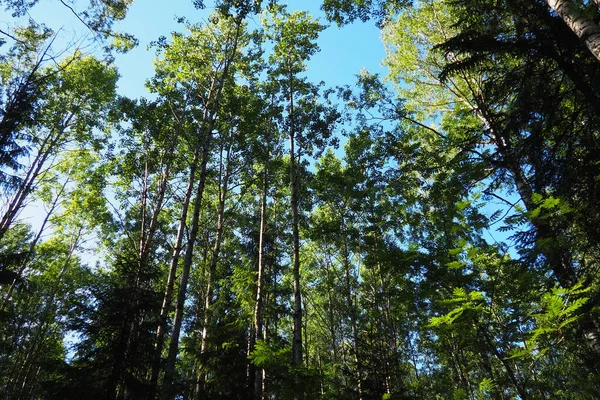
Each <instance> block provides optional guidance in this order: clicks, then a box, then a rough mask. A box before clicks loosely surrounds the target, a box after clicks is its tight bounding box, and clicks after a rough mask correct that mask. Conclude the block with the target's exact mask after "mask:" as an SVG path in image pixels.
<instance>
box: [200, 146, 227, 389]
mask: <svg viewBox="0 0 600 400" xmlns="http://www.w3.org/2000/svg"><path fill="white" fill-rule="evenodd" d="M229 155H230V149H228V150H227V155H226V163H227V165H226V166H225V172H224V174H222V182H223V186H222V188H220V191H221V194H220V196H219V209H218V211H217V232H216V235H215V245H214V247H213V251H212V254H211V258H210V265H209V267H208V283H207V290H206V297H205V299H204V325H203V326H202V337H201V343H200V354H204V353H205V352H206V349H207V346H208V334H209V331H210V325H211V324H212V310H211V307H212V300H213V295H214V281H215V277H216V271H217V264H218V262H219V256H220V253H221V244H222V242H223V230H224V227H225V200H226V199H227V193H228V183H229V171H230V168H231V165H230V161H229ZM221 165H222V163H221ZM204 382H205V380H204V373H203V372H202V370H201V371H200V373H199V374H198V377H197V380H196V393H197V396H198V398H199V397H200V394H201V393H202V392H203V389H204V388H203V386H204Z"/></svg>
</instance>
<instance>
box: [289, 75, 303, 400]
mask: <svg viewBox="0 0 600 400" xmlns="http://www.w3.org/2000/svg"><path fill="white" fill-rule="evenodd" d="M291 82H292V78H290V88H289V91H290V92H289V107H290V109H289V118H290V133H289V138H290V191H291V208H292V241H293V252H292V274H293V279H294V308H293V310H294V311H293V312H294V314H293V323H294V328H293V329H294V332H293V337H292V340H293V342H292V365H293V366H294V367H299V366H301V365H302V294H301V291H300V233H299V228H298V225H299V217H298V177H297V171H296V150H295V134H296V132H295V129H296V127H295V124H294V94H293V88H292V87H291ZM295 379H296V384H299V379H298V372H296V374H295ZM298 389H299V388H298ZM298 394H299V395H300V398H302V397H303V396H302V395H301V394H300V393H298Z"/></svg>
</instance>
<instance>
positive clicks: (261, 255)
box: [248, 156, 269, 400]
mask: <svg viewBox="0 0 600 400" xmlns="http://www.w3.org/2000/svg"><path fill="white" fill-rule="evenodd" d="M267 160H268V156H267ZM268 178H269V169H268V167H267V161H265V166H264V171H263V186H262V194H261V200H260V228H259V229H260V230H259V233H258V268H257V269H258V271H257V276H256V304H255V305H254V316H253V324H252V329H251V333H250V344H249V345H248V355H250V354H251V353H252V351H254V346H255V344H256V341H257V340H259V339H260V338H261V337H262V334H263V332H262V331H263V326H262V324H263V321H262V308H263V289H264V288H263V281H264V274H265V232H266V222H267V191H268V187H269V186H268ZM250 368H251V370H250V373H249V377H251V378H253V379H252V380H253V382H251V385H253V392H254V400H262V397H263V392H262V387H263V380H262V378H263V371H262V368H256V367H254V366H253V365H252V364H250Z"/></svg>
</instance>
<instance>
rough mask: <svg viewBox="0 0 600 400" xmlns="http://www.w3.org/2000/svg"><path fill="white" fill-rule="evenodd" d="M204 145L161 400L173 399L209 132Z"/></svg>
mask: <svg viewBox="0 0 600 400" xmlns="http://www.w3.org/2000/svg"><path fill="white" fill-rule="evenodd" d="M206 134H207V138H206V143H205V144H204V150H203V152H202V161H201V165H200V177H199V180H198V187H197V189H196V198H195V199H194V208H193V214H192V222H191V228H190V234H189V240H188V244H187V246H186V249H185V257H184V260H183V268H182V272H181V282H180V284H179V291H178V293H177V305H176V307H175V317H174V319H173V331H172V332H171V342H170V343H169V353H168V355H167V360H166V362H165V376H164V379H163V388H162V398H163V400H172V399H173V398H174V397H175V393H173V379H174V377H175V361H176V359H177V353H178V352H179V337H180V334H181V324H182V323H183V308H184V303H185V299H186V295H187V285H188V281H189V278H190V270H191V268H192V261H193V257H194V245H195V243H196V238H197V237H198V229H199V221H200V208H201V206H202V195H203V194H204V186H205V183H206V165H207V164H208V157H209V146H210V140H209V139H210V138H209V136H208V135H210V131H207V133H206Z"/></svg>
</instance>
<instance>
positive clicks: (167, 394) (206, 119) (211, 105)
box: [155, 19, 242, 400]
mask: <svg viewBox="0 0 600 400" xmlns="http://www.w3.org/2000/svg"><path fill="white" fill-rule="evenodd" d="M241 27H242V21H241V19H238V20H236V31H235V36H234V38H233V40H232V45H231V47H230V48H229V49H227V50H231V53H230V54H226V60H225V62H224V65H223V69H222V71H221V74H220V75H219V76H218V77H217V76H215V77H213V79H212V81H211V85H210V89H209V92H208V96H207V100H206V101H205V104H204V106H205V109H204V113H203V117H202V124H203V125H204V126H203V128H204V129H201V131H202V133H203V136H204V144H203V146H204V149H203V153H202V162H201V166H200V178H199V182H198V190H197V193H196V201H195V204H194V215H193V217H192V231H191V232H190V238H189V241H188V244H187V248H186V254H185V259H184V265H183V272H182V276H181V283H180V286H179V293H178V297H177V306H176V311H175V319H174V322H173V332H172V334H171V343H170V345H169V352H168V355H167V360H166V362H165V376H164V378H163V388H162V393H161V397H162V399H164V400H170V399H172V398H173V397H174V393H173V378H174V374H175V360H176V358H177V353H178V348H179V335H180V330H181V323H182V317H183V305H184V304H183V303H184V302H185V296H186V292H187V283H188V280H189V273H190V268H191V263H192V256H193V247H194V244H195V243H194V242H195V241H196V236H197V234H198V219H199V216H200V203H199V202H200V201H201V198H202V194H203V192H204V184H205V181H206V165H207V163H208V156H209V153H210V145H211V136H212V131H213V130H214V127H215V123H216V113H217V108H218V107H219V104H220V100H221V94H222V91H223V86H224V84H225V80H226V79H227V77H228V76H229V69H230V66H231V64H232V62H233V61H234V58H235V54H236V52H237V48H238V41H239V37H240V34H241ZM198 151H199V148H198V147H196V152H198ZM196 157H197V155H196V153H195V154H194V158H196ZM191 179H192V178H191V177H190V181H191ZM192 185H193V184H192ZM194 221H195V223H194ZM183 224H184V225H185V221H183ZM180 228H181V226H180ZM184 228H185V226H184ZM182 233H183V232H182ZM178 236H179V233H178ZM176 267H177V262H176V261H174V262H172V263H171V272H172V274H173V280H172V281H173V282H174V278H175V271H176ZM171 272H170V276H169V278H171ZM168 288H169V285H168V284H167V291H168V290H169V289H168ZM171 292H172V289H171ZM166 294H167V293H166V292H165V301H163V309H166V310H167V311H166V313H165V314H164V318H163V312H162V311H161V320H162V321H163V323H162V325H163V326H164V325H166V323H165V322H164V321H166V316H167V315H168V309H169V306H170V298H169V301H168V302H167V301H166V300H167V296H166ZM159 329H160V325H159ZM163 330H164V327H163ZM163 336H164V333H163ZM162 340H164V339H162ZM158 344H160V347H158V346H157V352H158V351H161V349H162V341H161V342H159V343H158ZM159 349H160V350H159ZM155 358H156V357H155ZM158 363H159V364H160V359H159V360H158ZM155 364H156V360H155ZM157 371H158V370H157Z"/></svg>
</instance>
